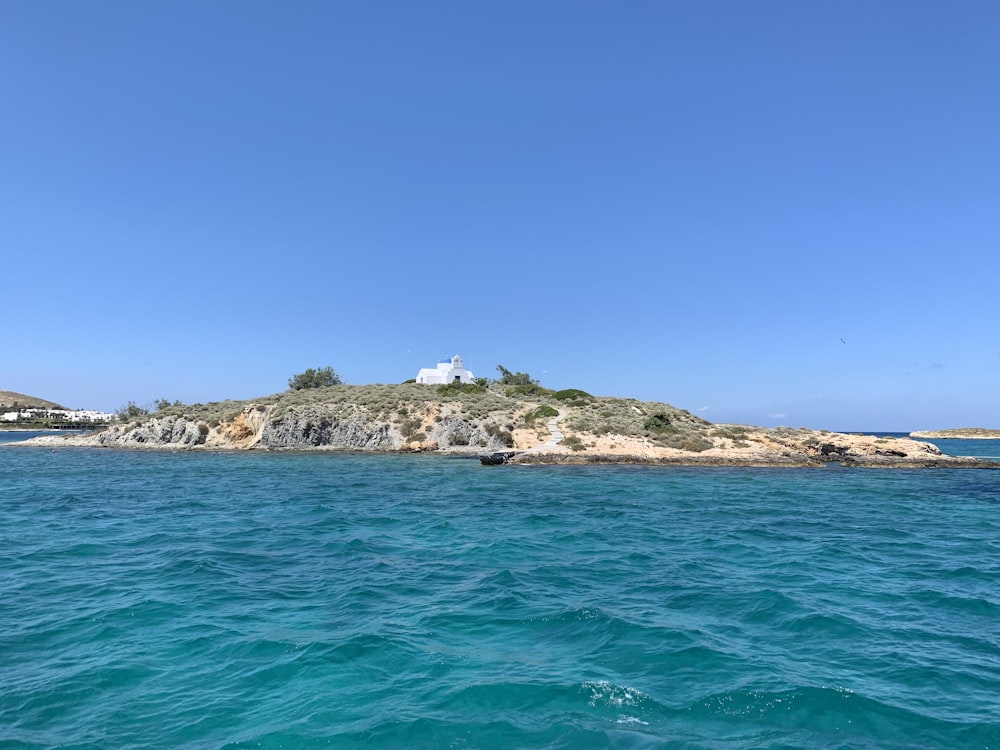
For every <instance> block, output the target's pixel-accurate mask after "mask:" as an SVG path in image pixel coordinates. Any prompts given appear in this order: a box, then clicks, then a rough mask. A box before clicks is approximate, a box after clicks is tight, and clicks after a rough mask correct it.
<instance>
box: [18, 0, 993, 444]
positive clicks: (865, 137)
mask: <svg viewBox="0 0 1000 750" xmlns="http://www.w3.org/2000/svg"><path fill="white" fill-rule="evenodd" d="M0 106H2V110H0V251H2V256H0V257H2V258H3V260H2V262H0V268H2V273H3V287H2V288H3V297H2V299H3V309H4V312H5V321H6V324H5V325H4V326H3V331H4V336H3V348H2V354H0V357H2V359H0V389H6V390H14V391H20V392H23V393H29V394H31V395H36V396H40V397H43V398H48V399H52V400H54V401H58V402H61V403H64V404H66V405H68V406H72V407H80V408H84V407H86V408H100V409H108V410H113V409H115V408H117V407H119V406H121V405H122V404H124V403H125V402H126V401H129V400H134V401H137V402H139V403H144V402H149V401H151V400H153V399H155V398H160V397H165V398H168V399H171V400H174V399H180V400H182V401H185V402H189V403H193V402H204V401H216V400H221V399H225V398H251V397H256V396H261V395H266V394H270V393H275V392H277V391H280V390H283V389H284V388H285V387H286V384H287V380H288V378H289V376H291V375H292V374H294V373H296V372H301V371H302V370H304V369H306V368H307V367H319V366H324V365H332V366H334V367H335V368H336V369H337V370H338V371H339V372H340V374H341V375H342V376H343V378H344V379H345V380H346V381H347V382H350V383H374V382H384V383H395V382H400V381H402V380H405V379H407V378H411V377H414V376H415V375H416V372H417V370H418V369H419V368H420V367H424V366H433V364H434V362H435V361H436V360H438V359H439V358H441V357H443V356H447V355H451V354H453V353H459V354H461V355H462V356H463V357H464V358H465V362H466V365H467V366H468V367H469V368H470V369H472V370H473V371H474V372H475V373H476V374H477V375H485V376H495V375H496V371H495V367H496V365H497V364H499V363H502V364H504V365H505V366H507V367H508V368H510V369H513V370H522V371H527V372H530V373H531V374H532V375H533V376H535V377H537V378H540V379H541V380H542V382H543V384H545V385H548V386H550V387H553V388H569V387H577V388H583V389H585V390H587V391H590V392H592V393H595V394H601V395H619V396H630V397H636V398H640V399H644V400H660V401H666V402H668V403H671V404H674V405H676V406H679V407H681V408H685V409H689V410H691V411H692V412H695V413H697V414H699V415H701V416H703V417H705V418H707V419H710V420H712V421H716V422H726V421H735V422H744V423H752V424H760V425H779V424H784V425H789V426H793V427H800V426H805V427H813V428H817V429H822V428H828V429H839V430H853V429H859V430H911V429H923V428H941V427H958V426H983V427H993V428H1000V398H998V385H1000V325H998V323H1000V314H998V304H997V298H998V287H1000V252H998V251H1000V4H998V3H996V2H993V1H992V0H990V1H989V2H979V1H976V0H971V1H963V2H957V3H955V2H944V1H942V2H922V1H920V0H905V1H900V2H878V1H877V0H876V1H868V0H866V1H864V2H859V1H851V0H848V1H847V2H843V1H837V2H800V1H799V0H788V1H787V2H768V1H767V0H764V1H762V2H743V1H742V0H733V1H731V2H710V1H709V2H668V1H667V0H657V1H655V2H638V1H637V2H624V3H619V2H611V1H610V0H604V1H602V2H592V1H588V0H571V1H563V0H503V1H502V2H499V1H498V2H468V1H467V0H454V1H450V0H449V1H447V2H442V1H438V0H428V1H427V2H410V1H409V0H405V1H402V0H400V1H398V2H379V1H378V0H364V1H360V0H358V1H342V2H337V1H333V2H330V1H326V0H324V1H322V2H301V1H300V2H277V1H273V2H258V1H254V0H249V1H248V0H238V1H237V0H225V1H223V0H218V1H211V0H210V1H209V2H204V1H202V0H199V1H198V2H188V1H184V0H179V1H178V0H170V1H169V2H162V1H154V0H148V1H144V2H132V0H127V1H124V0H123V1H116V0H94V1H93V2H70V1H68V0H62V1H58V0H56V1H53V2H30V1H28V0H24V1H17V0H7V1H6V2H4V3H2V4H0Z"/></svg>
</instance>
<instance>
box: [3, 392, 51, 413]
mask: <svg viewBox="0 0 1000 750" xmlns="http://www.w3.org/2000/svg"><path fill="white" fill-rule="evenodd" d="M14 404H17V405H18V407H20V408H22V409H25V408H26V409H65V408H66V407H65V406H60V405H59V404H57V403H56V402H55V401H46V400H45V399H44V398H35V397H34V396H26V395H25V394H23V393H16V392H14V391H0V407H2V408H5V409H10V408H13V406H14Z"/></svg>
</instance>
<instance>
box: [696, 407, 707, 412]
mask: <svg viewBox="0 0 1000 750" xmlns="http://www.w3.org/2000/svg"><path fill="white" fill-rule="evenodd" d="M698 411H708V407H707V406H703V407H701V408H700V409H699V410H698Z"/></svg>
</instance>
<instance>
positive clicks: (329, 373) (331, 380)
mask: <svg viewBox="0 0 1000 750" xmlns="http://www.w3.org/2000/svg"><path fill="white" fill-rule="evenodd" d="M342 382H343V381H342V380H341V379H340V375H338V374H337V371H336V370H334V369H333V368H332V367H320V368H319V369H318V370H314V369H313V368H311V367H310V368H309V369H308V370H306V371H305V372H300V373H299V374H298V375H294V376H292V377H290V378H289V379H288V388H289V389H290V390H293V391H301V390H302V389H304V388H326V387H327V386H328V385H340V384H341V383H342Z"/></svg>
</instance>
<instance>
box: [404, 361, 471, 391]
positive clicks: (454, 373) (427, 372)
mask: <svg viewBox="0 0 1000 750" xmlns="http://www.w3.org/2000/svg"><path fill="white" fill-rule="evenodd" d="M475 379H476V376H475V375H473V374H472V372H471V371H469V370H466V369H465V367H463V366H462V358H461V357H459V356H458V355H457V354H456V355H455V356H454V357H447V358H445V359H442V360H441V361H440V362H438V363H437V367H424V368H422V369H421V370H420V372H418V373H417V382H418V383H423V384H424V385H444V384H446V383H472V382H473V381H474V380H475Z"/></svg>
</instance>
